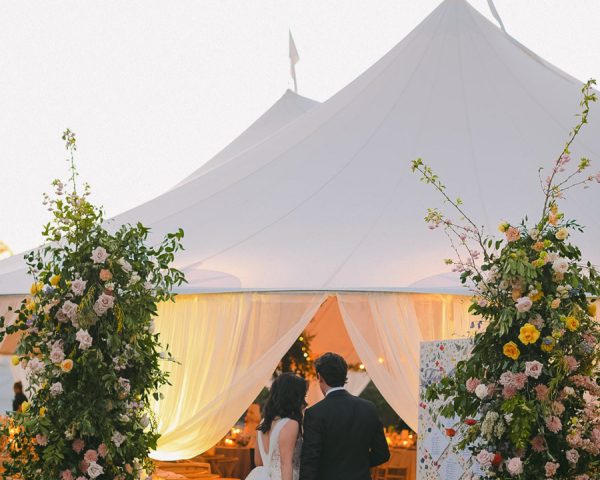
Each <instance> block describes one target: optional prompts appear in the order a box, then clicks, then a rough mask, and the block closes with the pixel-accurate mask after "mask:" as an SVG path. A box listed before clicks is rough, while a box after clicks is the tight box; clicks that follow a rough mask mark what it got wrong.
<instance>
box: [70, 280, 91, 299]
mask: <svg viewBox="0 0 600 480" xmlns="http://www.w3.org/2000/svg"><path fill="white" fill-rule="evenodd" d="M86 285H87V281H85V280H82V279H81V278H76V279H75V280H73V281H72V282H71V291H72V292H73V294H74V295H75V296H81V295H83V292H85V286H86Z"/></svg>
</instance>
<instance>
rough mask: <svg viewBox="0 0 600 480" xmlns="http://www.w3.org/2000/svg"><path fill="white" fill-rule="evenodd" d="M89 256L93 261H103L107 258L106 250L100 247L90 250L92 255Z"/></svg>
mask: <svg viewBox="0 0 600 480" xmlns="http://www.w3.org/2000/svg"><path fill="white" fill-rule="evenodd" d="M90 258H91V259H92V261H93V262H94V263H104V262H105V261H106V259H107V258H108V252H107V251H106V249H104V248H102V247H96V248H95V249H94V250H92V256H91V257H90Z"/></svg>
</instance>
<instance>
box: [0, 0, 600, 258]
mask: <svg viewBox="0 0 600 480" xmlns="http://www.w3.org/2000/svg"><path fill="white" fill-rule="evenodd" d="M439 3H440V0H370V1H366V0H326V1H324V0H293V1H292V0H252V1H242V0H237V1H233V0H193V1H185V0H177V1H154V0H139V1H129V0H97V1H89V0H68V1H67V0H60V1H59V0H38V1H26V0H2V1H1V2H0V109H1V113H0V173H1V177H0V178H1V179H2V183H1V185H2V187H1V188H0V240H4V241H5V242H6V243H7V244H9V245H10V246H11V247H12V249H13V250H14V251H15V252H17V251H21V250H23V249H25V248H28V247H32V246H35V245H36V244H38V243H39V241H40V235H39V232H40V228H41V225H42V223H43V222H44V221H46V220H47V212H46V211H45V210H44V208H43V206H42V205H41V197H42V193H43V192H44V191H48V190H49V188H48V185H49V183H50V181H51V180H52V179H53V178H55V177H57V176H61V177H64V176H65V174H66V163H65V162H64V158H65V155H64V154H63V150H62V148H63V147H62V142H61V140H60V134H61V132H62V130H63V129H64V128H66V127H69V128H71V129H72V130H74V131H76V132H77V134H78V137H79V165H80V170H81V173H82V177H83V178H84V179H85V180H87V181H88V182H90V183H91V184H92V187H93V191H94V200H95V201H96V202H97V203H100V204H103V205H104V206H105V209H106V212H107V214H108V215H109V216H112V215H114V214H117V213H120V212H122V211H124V210H127V209H128V208H130V207H133V206H135V205H137V204H139V203H142V202H143V201H145V200H148V199H150V198H152V197H154V196H156V195H158V194H160V193H161V192H163V191H164V190H166V189H168V188H170V187H171V186H172V185H174V184H175V183H177V182H178V181H179V180H180V179H182V178H183V177H185V176H186V175H187V174H188V173H189V172H191V171H192V170H194V169H195V168H197V167H198V166H200V165H201V164H202V163H204V162H205V161H206V160H208V159H209V158H210V157H211V156H212V155H213V154H215V153H216V152H217V151H219V150H220V149H221V148H222V147H223V146H225V145H226V144H227V143H228V142H229V141H230V140H231V139H233V138H234V137H235V136H236V135H237V134H239V133H240V132H241V131H242V130H243V129H244V128H245V127H246V126H248V125H249V124H250V123H251V122H252V121H253V120H254V119H256V118H257V117H258V116H259V115H260V114H262V113H263V112H264V110H266V109H267V108H268V107H269V106H270V105H271V104H272V103H273V102H274V101H276V100H277V99H278V98H279V97H280V96H281V95H282V93H283V92H284V91H285V89H286V88H288V87H289V86H290V85H291V82H290V79H289V75H288V72H289V63H288V58H287V56H288V43H287V40H288V37H287V35H288V29H289V28H291V29H292V31H293V34H294V37H295V40H296V45H297V47H298V50H299V53H300V57H301V60H300V63H299V64H298V66H297V72H298V83H299V93H301V94H303V95H306V96H309V97H312V98H314V99H317V100H321V101H322V100H326V99H327V98H328V97H330V96H331V95H332V94H334V93H335V92H336V91H338V90H339V89H340V88H342V87H344V85H346V84H347V83H348V82H350V81H351V80H353V79H354V78H355V77H356V76H357V75H359V74H360V73H361V72H363V71H364V70H365V69H366V68H368V67H369V66H370V65H372V64H373V63H374V62H375V61H377V60H378V59H379V58H380V57H381V56H382V55H383V54H385V53H386V52H387V51H388V50H389V49H390V48H392V47H393V46H394V45H395V44H396V43H398V42H399V41H400V40H402V38H403V37H404V36H405V35H406V34H407V33H408V32H409V31H410V30H412V29H413V28H414V27H415V26H416V25H417V24H418V23H419V22H420V21H421V20H422V19H423V18H424V17H425V16H426V15H427V14H429V13H430V12H431V10H432V9H434V8H435V7H436V6H437V5H438V4H439ZM495 3H496V7H497V9H498V11H499V12H500V14H501V16H502V19H503V21H504V24H505V25H506V27H507V30H508V31H509V33H510V34H512V35H513V36H514V37H515V38H516V39H518V40H519V41H520V42H522V43H524V44H525V45H526V46H528V47H529V48H531V49H532V50H533V51H535V52H536V53H538V54H540V55H541V56H542V57H544V58H545V59H546V60H548V61H550V62H551V63H553V64H555V65H557V66H558V67H560V68H562V69H563V70H566V71H567V72H569V73H570V74H571V75H574V76H575V77H577V78H580V79H588V78H589V77H595V78H600V28H599V27H598V25H599V24H600V1H598V0H570V1H564V0H496V2H495ZM471 4H472V5H473V6H474V7H476V8H477V9H478V10H479V11H481V12H482V13H483V14H484V15H486V16H487V17H488V18H490V19H492V17H491V14H490V12H489V9H488V5H487V0H471Z"/></svg>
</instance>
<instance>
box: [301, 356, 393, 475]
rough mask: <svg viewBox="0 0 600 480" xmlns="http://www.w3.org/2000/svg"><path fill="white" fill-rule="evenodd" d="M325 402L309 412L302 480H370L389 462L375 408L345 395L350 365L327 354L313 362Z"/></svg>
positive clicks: (303, 448) (370, 404) (338, 357)
mask: <svg viewBox="0 0 600 480" xmlns="http://www.w3.org/2000/svg"><path fill="white" fill-rule="evenodd" d="M315 368H316V371H317V379H318V380H319V386H320V387H321V391H322V392H323V394H324V395H325V399H324V400H323V401H321V402H319V403H317V404H316V405H314V406H313V407H311V408H309V409H308V410H307V411H306V414H305V416H304V445H303V447H302V462H301V464H300V480H370V479H371V474H370V470H369V469H370V468H371V467H375V466H377V465H381V464H382V463H385V462H387V461H388V460H389V458H390V451H389V449H388V445H387V441H386V439H385V434H384V432H383V426H382V425H381V421H380V420H379V417H378V415H377V410H376V409H375V405H373V404H372V403H371V402H368V401H366V400H362V399H360V398H357V397H355V396H353V395H350V394H349V393H348V392H347V391H346V390H345V389H344V385H345V384H346V381H347V377H348V365H347V364H346V361H345V360H344V359H343V358H342V357H340V356H339V355H336V354H335V353H326V354H325V355H323V356H322V357H320V358H318V359H317V360H316V362H315Z"/></svg>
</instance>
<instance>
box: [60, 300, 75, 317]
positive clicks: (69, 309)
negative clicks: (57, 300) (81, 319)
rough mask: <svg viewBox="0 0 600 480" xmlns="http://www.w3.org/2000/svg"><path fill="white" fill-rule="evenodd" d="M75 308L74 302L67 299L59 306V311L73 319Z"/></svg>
mask: <svg viewBox="0 0 600 480" xmlns="http://www.w3.org/2000/svg"><path fill="white" fill-rule="evenodd" d="M77 308H78V305H77V304H76V303H73V302H71V301H70V300H67V301H66V302H65V303H63V306H62V307H61V309H60V311H61V312H62V314H63V315H64V316H65V317H67V318H68V319H69V320H73V319H74V318H75V317H76V316H77Z"/></svg>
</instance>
